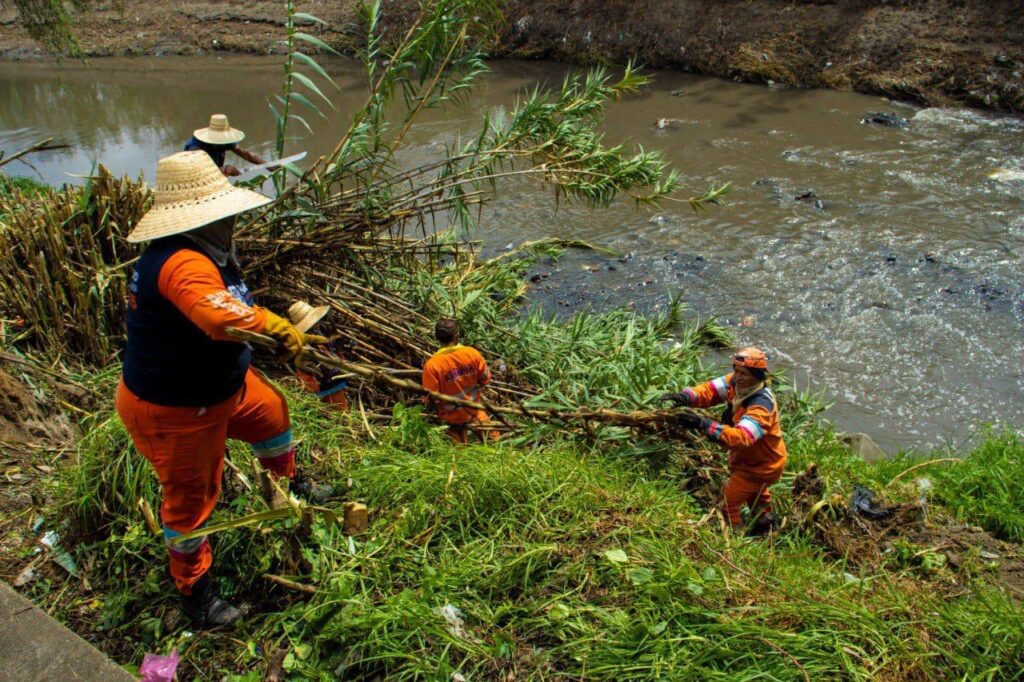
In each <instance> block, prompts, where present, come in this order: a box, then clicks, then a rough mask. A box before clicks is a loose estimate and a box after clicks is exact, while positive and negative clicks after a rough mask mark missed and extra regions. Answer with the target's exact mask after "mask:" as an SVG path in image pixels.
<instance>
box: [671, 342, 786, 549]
mask: <svg viewBox="0 0 1024 682" xmlns="http://www.w3.org/2000/svg"><path fill="white" fill-rule="evenodd" d="M732 367H733V371H732V372H731V373H729V374H726V375H725V376H721V377H718V378H717V379H712V380H711V381H708V382H706V383H703V384H700V385H699V386H694V387H691V388H687V389H685V390H684V391H682V392H681V393H666V394H665V395H663V396H662V397H661V399H662V400H667V401H670V402H672V403H673V404H675V405H676V406H677V407H711V406H712V405H717V404H719V403H725V405H726V407H725V412H724V413H723V414H722V418H721V420H720V421H713V420H711V419H708V418H706V417H700V416H698V415H696V414H692V413H683V414H681V415H680V416H679V418H678V424H679V425H680V426H682V427H683V428H688V429H693V430H699V431H700V432H701V433H703V434H704V435H705V436H707V437H708V438H710V439H711V440H713V441H715V442H717V443H720V444H722V445H724V446H725V447H726V448H728V449H729V471H730V476H729V479H728V480H727V481H726V483H725V488H724V490H723V497H724V498H725V505H724V506H725V512H726V514H727V515H728V517H729V522H730V523H731V524H732V526H733V528H734V529H735V528H740V527H742V526H743V517H742V516H741V511H742V509H743V507H744V506H747V507H749V508H750V515H751V520H752V521H753V524H754V525H753V527H752V532H754V533H763V532H766V531H767V530H769V529H770V528H771V526H772V524H773V523H774V517H773V516H772V515H771V491H770V490H769V487H770V486H771V485H772V484H773V483H775V482H776V481H778V480H779V477H780V476H782V470H783V468H784V467H785V466H786V443H785V442H784V441H783V439H782V428H781V427H780V426H779V408H778V405H777V403H776V400H775V394H774V393H772V389H771V388H769V387H768V385H767V380H768V357H767V356H766V355H765V353H764V351H762V350H761V349H760V348H756V347H753V346H751V347H749V348H744V349H743V350H741V351H739V352H738V353H736V354H735V355H733V356H732Z"/></svg>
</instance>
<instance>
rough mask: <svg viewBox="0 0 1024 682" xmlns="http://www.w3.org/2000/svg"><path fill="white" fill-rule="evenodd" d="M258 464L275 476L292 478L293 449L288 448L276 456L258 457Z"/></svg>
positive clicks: (293, 473) (293, 469) (293, 470)
mask: <svg viewBox="0 0 1024 682" xmlns="http://www.w3.org/2000/svg"><path fill="white" fill-rule="evenodd" d="M257 459H259V462H260V466H262V467H263V468H264V469H266V470H267V471H269V472H270V473H271V474H273V475H274V476H275V477H277V478H293V477H294V476H295V450H294V449H292V450H289V451H288V452H286V453H284V454H283V455H277V456H276V457H258V458H257Z"/></svg>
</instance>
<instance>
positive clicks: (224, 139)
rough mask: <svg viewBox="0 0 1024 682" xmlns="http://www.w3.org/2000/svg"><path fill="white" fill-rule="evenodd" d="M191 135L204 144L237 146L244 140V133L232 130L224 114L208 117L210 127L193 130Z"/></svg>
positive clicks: (236, 129)
mask: <svg viewBox="0 0 1024 682" xmlns="http://www.w3.org/2000/svg"><path fill="white" fill-rule="evenodd" d="M192 135H193V137H195V138H196V139H197V140H199V141H200V142H205V143H206V144H238V143H239V142H241V141H242V140H244V139H245V133H243V132H242V131H241V130H239V129H238V128H232V127H231V124H230V123H228V117H227V116H225V115H224V114H214V115H213V116H211V117H210V125H208V126H206V127H205V128H199V129H198V130H194V131H193V132H192Z"/></svg>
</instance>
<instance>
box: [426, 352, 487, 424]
mask: <svg viewBox="0 0 1024 682" xmlns="http://www.w3.org/2000/svg"><path fill="white" fill-rule="evenodd" d="M489 383H491V371H490V370H489V369H488V368H487V362H486V361H485V360H484V357H483V356H482V355H480V351H478V350H477V349H476V348H472V347H471V346H463V345H461V344H456V345H454V346H445V347H444V348H442V349H440V350H439V351H437V352H436V353H434V355H433V356H431V358H430V359H429V360H427V362H426V363H425V364H424V365H423V387H424V388H427V389H430V390H431V391H436V392H437V393H443V394H445V395H450V396H454V397H456V398H462V399H464V400H472V401H478V400H480V387H481V386H486V385H487V384H489ZM423 401H424V402H425V403H426V404H427V405H431V404H434V405H435V406H436V408H437V416H438V418H439V419H440V420H441V421H443V422H445V423H446V424H448V433H449V435H450V436H451V438H452V440H454V441H455V442H456V443H466V442H467V440H468V438H467V432H468V427H467V425H468V424H470V423H471V422H484V421H487V419H488V417H487V413H486V412H484V411H483V410H474V409H472V408H469V407H459V406H458V405H452V404H450V403H442V402H436V403H435V402H434V401H432V400H431V399H430V396H426V397H424V399H423ZM488 437H489V438H492V439H494V438H497V437H498V432H497V431H491V432H490V433H489V434H488Z"/></svg>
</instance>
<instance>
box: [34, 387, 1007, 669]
mask: <svg viewBox="0 0 1024 682" xmlns="http://www.w3.org/2000/svg"><path fill="white" fill-rule="evenodd" d="M291 385H292V384H291V383H290V382H286V383H285V385H284V386H285V390H286V392H287V396H288V399H289V403H290V405H291V407H292V412H293V421H294V425H295V429H296V435H297V436H298V438H299V439H300V442H301V443H302V446H301V450H302V456H301V459H302V460H303V464H304V466H305V467H306V468H307V470H309V471H311V472H312V473H314V474H315V475H316V476H317V477H318V478H319V479H321V480H325V481H329V482H331V483H333V484H334V485H336V486H338V488H339V490H343V491H344V497H346V498H356V499H360V500H363V501H365V502H366V503H367V504H369V505H370V508H371V511H372V522H371V527H370V530H369V532H368V533H367V534H365V535H363V536H356V537H353V538H349V537H346V536H344V535H342V534H341V533H340V531H339V529H338V528H337V527H336V526H335V527H331V528H329V527H327V526H326V525H324V524H323V523H322V522H317V523H316V524H315V525H314V529H313V537H312V538H311V539H308V540H306V541H304V543H303V548H302V550H301V556H302V558H303V559H305V560H306V561H307V562H308V566H307V569H306V570H305V571H302V572H296V573H289V572H288V567H289V565H290V563H289V562H291V561H292V558H291V552H292V551H293V550H292V549H290V547H291V541H290V540H289V537H291V535H290V533H291V532H292V531H291V528H290V526H289V525H288V524H285V525H282V524H280V523H276V524H265V527H264V528H263V529H262V530H261V529H257V528H241V529H236V530H233V531H228V532H225V533H221V534H218V535H217V536H215V540H214V541H215V551H216V554H217V564H216V566H217V575H218V576H219V579H220V581H221V583H222V585H223V587H224V588H225V591H226V592H227V593H228V594H231V595H232V596H233V598H235V599H236V600H241V601H244V602H246V603H249V604H251V605H252V606H253V607H254V608H255V609H256V611H255V613H253V615H252V616H251V618H250V619H249V621H248V622H247V624H246V625H245V626H244V627H243V628H242V629H241V630H239V631H238V632H233V633H225V634H217V633H210V634H203V635H201V636H186V635H185V634H184V633H183V632H182V631H180V630H176V629H175V628H170V629H168V628H166V627H165V626H164V623H165V622H166V620H167V618H168V617H171V614H173V613H174V610H175V604H174V602H173V599H172V597H171V593H172V590H171V589H170V588H169V587H167V579H166V578H165V575H164V568H163V561H164V559H163V552H164V549H163V545H162V541H161V539H160V538H159V537H157V536H154V535H150V534H149V533H148V532H147V531H146V529H145V524H144V521H143V519H142V516H141V515H140V514H139V512H138V510H137V508H136V507H135V505H134V503H133V501H132V499H131V496H134V495H141V496H143V497H146V498H148V499H150V500H151V501H155V497H154V493H155V488H154V483H155V481H154V480H153V477H152V474H151V473H150V471H149V470H148V468H146V467H145V465H144V463H143V462H142V460H141V459H140V458H139V457H138V455H136V454H135V453H133V452H132V450H131V448H130V447H129V443H128V440H127V437H126V435H125V434H124V431H123V429H122V427H121V426H120V424H119V423H118V422H117V420H116V419H105V420H102V421H100V422H99V423H98V425H97V427H96V429H95V430H93V431H92V433H91V434H90V436H89V437H88V438H86V439H85V440H83V441H82V444H81V446H80V449H79V455H78V456H79V460H80V469H77V470H70V471H68V472H67V473H66V475H65V480H66V481H67V486H66V487H65V488H63V489H62V490H63V492H62V499H64V500H65V501H66V503H67V504H69V505H70V507H69V509H70V510H71V511H72V516H73V517H74V518H76V519H79V520H80V521H81V522H84V523H86V524H88V525H89V527H90V528H86V529H83V530H91V531H92V534H93V536H94V537H98V538H102V539H100V540H98V541H97V542H95V543H94V544H86V545H84V546H81V547H79V557H80V560H81V561H82V562H87V561H89V557H90V556H91V557H92V560H93V561H94V562H96V564H97V565H98V566H100V565H101V566H104V567H105V568H104V571H103V572H102V573H96V574H92V575H90V580H91V581H93V585H94V587H96V588H98V589H100V590H101V591H102V593H103V594H104V595H105V596H104V597H103V598H102V599H101V601H102V605H101V606H100V607H99V609H100V612H101V623H103V624H104V627H106V628H109V629H110V630H111V632H116V633H118V640H119V642H120V644H119V646H124V644H125V642H126V641H127V642H128V643H129V644H130V650H129V652H130V653H129V652H125V653H123V654H122V655H124V656H126V658H128V659H130V660H138V656H140V655H141V652H142V651H144V650H145V651H150V650H154V649H156V650H169V649H170V648H174V647H176V648H178V649H179V650H182V651H184V654H185V656H186V659H188V660H193V661H196V662H197V667H198V670H199V672H200V674H201V676H202V677H204V678H219V677H221V676H223V674H225V673H228V672H230V673H232V674H237V675H245V674H256V675H259V674H260V671H262V670H264V669H265V667H266V665H267V663H266V660H267V659H268V658H271V657H272V655H273V653H274V652H275V651H277V652H285V653H287V654H288V656H287V666H286V671H287V672H288V673H289V674H291V675H293V676H295V677H296V678H304V679H324V680H327V679H333V678H334V677H338V676H340V677H346V678H354V679H361V678H366V679H369V678H371V677H373V676H374V675H383V676H385V677H386V678H388V679H422V678H426V679H442V678H443V679H447V678H450V677H451V675H452V674H453V673H456V672H458V673H461V674H463V675H465V676H467V678H470V677H474V678H478V679H479V678H483V679H500V678H502V676H503V675H507V674H509V673H510V672H511V673H513V674H515V675H516V677H517V678H550V677H555V678H579V677H586V678H588V679H608V680H613V679H614V680H621V679H654V678H656V677H659V676H665V675H682V676H683V677H692V678H700V679H723V680H724V679H730V680H731V679H756V678H765V677H768V678H773V679H804V675H805V674H806V675H808V676H810V678H811V679H861V680H872V679H878V678H880V677H882V678H889V679H907V678H915V677H920V678H924V679H927V678H931V677H943V676H955V677H957V678H968V679H973V678H975V677H977V676H981V677H984V678H986V679H1006V680H1009V679H1015V678H1016V676H1017V675H1019V674H1020V673H1021V672H1022V671H1024V661H1022V660H1021V658H1020V651H1021V650H1022V647H1024V619H1022V616H1021V612H1020V609H1019V606H1017V605H1016V604H1015V603H1014V602H1013V600H1012V598H1011V597H1010V596H1008V595H1006V594H1003V593H1000V592H999V591H998V589H994V588H992V587H986V586H985V585H984V583H983V582H982V581H980V580H979V581H976V582H975V583H973V584H972V586H971V587H970V589H968V590H966V591H964V590H959V592H958V593H957V594H956V595H955V596H953V595H951V594H949V593H946V592H944V591H943V590H937V589H934V588H932V587H929V585H928V583H927V581H928V580H929V579H931V578H930V576H932V575H933V574H935V573H937V572H938V573H941V572H942V571H943V570H946V569H945V568H944V567H943V566H942V565H941V561H940V560H936V559H934V557H935V556H937V555H935V554H934V553H928V552H925V553H920V550H921V549H922V548H919V547H916V546H913V545H910V544H907V543H903V544H902V545H897V547H898V551H897V553H896V554H895V555H894V559H893V561H894V564H896V565H894V568H895V569H897V571H899V570H902V569H907V570H909V571H911V573H910V574H901V573H899V572H895V573H891V574H890V573H888V572H887V571H885V570H879V571H877V572H873V573H871V574H861V575H859V576H858V577H857V578H855V579H854V578H852V577H851V576H849V575H848V573H849V571H850V570H851V569H849V568H847V567H846V566H844V565H843V563H842V562H837V561H834V560H831V559H828V558H827V557H826V556H824V554H823V553H822V551H821V549H820V548H819V547H817V546H816V545H815V543H814V542H813V540H812V539H811V538H809V537H806V536H804V535H802V534H801V533H799V532H795V531H794V532H787V533H784V534H782V535H780V536H778V537H777V538H776V539H775V540H774V541H756V540H745V539H741V538H730V537H728V536H724V535H723V534H722V533H721V532H720V531H719V529H718V527H717V525H715V524H714V523H712V524H704V525H700V524H699V523H697V522H698V520H699V519H700V518H702V517H703V515H704V510H703V509H701V508H700V505H699V504H697V503H696V502H695V501H694V499H693V498H692V497H690V496H689V495H688V494H687V493H686V492H685V491H683V490H682V489H681V488H680V486H679V485H678V484H677V482H676V481H675V480H674V479H673V478H672V477H671V476H670V475H666V474H665V473H664V472H659V471H657V470H656V469H652V468H651V466H650V465H649V464H648V463H647V462H646V460H644V459H643V458H623V457H616V456H610V455H609V453H608V452H607V450H606V448H604V447H600V446H598V447H587V446H585V445H583V444H582V443H580V442H579V441H576V440H564V439H561V440H560V439H557V438H555V439H551V440H546V441H545V442H543V443H538V444H535V445H534V446H531V447H516V446H512V445H509V444H505V443H499V444H497V445H493V446H491V445H489V446H483V445H475V446H470V447H466V448H456V447H454V446H452V444H451V443H450V442H449V441H448V439H447V437H446V436H445V434H444V432H443V430H442V429H439V428H438V427H436V426H434V425H432V424H431V423H430V422H428V421H426V420H425V419H424V418H423V416H422V415H421V414H420V409H419V408H418V407H415V408H407V407H403V406H401V405H399V406H396V407H395V408H394V412H393V416H392V419H391V422H390V426H389V427H388V428H386V429H380V430H378V431H377V439H376V440H375V441H373V442H367V441H366V440H365V438H364V437H363V436H362V434H361V431H360V427H359V425H358V417H357V416H356V415H355V414H353V415H351V416H349V415H339V414H338V413H337V412H334V411H330V410H327V409H325V408H324V406H322V405H321V404H320V403H318V402H316V401H315V400H313V399H311V398H310V397H309V396H308V395H306V394H301V393H297V392H294V391H292V390H291V389H290V388H289V386H291ZM815 437H817V436H813V435H810V436H797V437H795V438H793V439H792V442H793V444H794V445H795V446H796V447H798V448H799V447H801V446H803V445H804V442H803V441H804V438H815ZM990 447H992V446H991V445H990V444H989V443H986V444H983V445H982V446H981V447H980V448H979V449H978V452H982V451H984V450H985V449H986V448H990ZM230 457H231V459H232V461H233V463H234V464H235V465H236V466H237V467H238V469H239V470H241V471H249V470H250V469H249V464H250V462H249V459H250V455H249V454H248V452H247V448H245V447H237V446H236V444H232V448H231V453H230ZM869 468H870V467H869ZM228 479H230V480H229V482H228V488H227V491H226V494H225V500H224V501H223V502H222V504H221V505H220V506H219V507H218V510H217V512H216V513H215V516H214V521H215V522H216V521H218V520H223V519H225V518H231V517H234V516H237V515H239V514H241V513H245V512H246V511H255V510H258V509H261V508H262V502H261V501H260V498H259V496H258V494H257V493H255V492H252V491H246V490H245V489H244V487H243V486H242V484H240V483H239V482H238V480H237V478H236V477H234V476H232V475H229V476H228ZM780 493H781V495H782V496H783V497H785V491H784V490H780ZM265 573H271V574H275V575H278V574H284V575H285V576H286V577H288V578H290V579H293V580H294V581H296V582H298V583H300V584H302V585H307V586H310V587H312V588H313V589H314V590H315V593H314V594H310V595H306V594H303V593H296V592H291V591H289V590H287V589H284V588H282V587H280V586H275V585H272V584H271V583H269V582H268V581H267V580H266V579H264V578H263V577H262V576H263V574H265ZM906 575H915V576H917V577H915V578H913V579H910V580H908V579H907V577H904V576H906ZM54 587H56V586H54ZM42 598H43V599H45V598H46V597H45V596H42ZM89 599H91V597H89ZM77 604H78V602H77V601H76V600H70V602H65V603H63V604H59V605H57V608H58V610H59V611H66V612H67V613H65V615H66V617H69V618H74V610H75V608H77V606H76V605H77ZM250 671H252V672H251V673H250Z"/></svg>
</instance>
